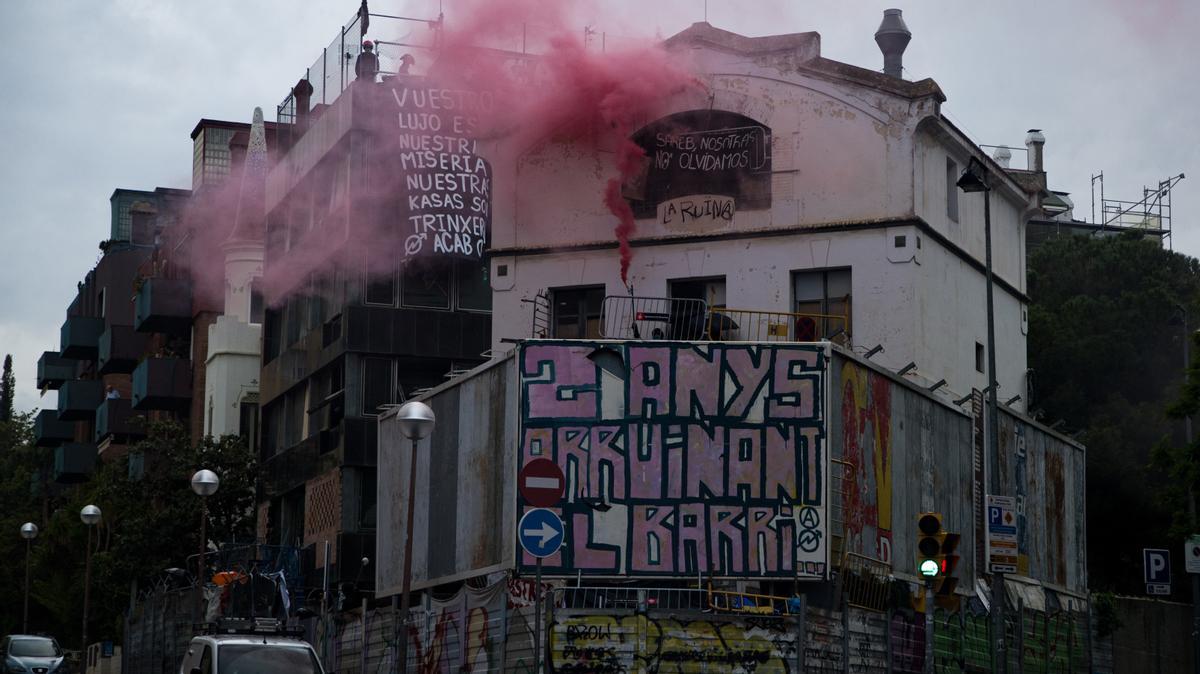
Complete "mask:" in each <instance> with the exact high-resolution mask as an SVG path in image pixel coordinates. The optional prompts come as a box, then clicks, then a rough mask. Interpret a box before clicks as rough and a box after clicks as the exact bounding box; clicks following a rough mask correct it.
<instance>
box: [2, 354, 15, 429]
mask: <svg viewBox="0 0 1200 674" xmlns="http://www.w3.org/2000/svg"><path fill="white" fill-rule="evenodd" d="M16 392H17V380H16V378H15V377H13V369H12V355H6V356H4V375H3V376H0V421H12V418H13V414H14V410H13V400H14V399H15V396H16Z"/></svg>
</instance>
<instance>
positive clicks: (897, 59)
mask: <svg viewBox="0 0 1200 674" xmlns="http://www.w3.org/2000/svg"><path fill="white" fill-rule="evenodd" d="M911 39H912V33H910V32H909V30H908V26H906V25H904V17H903V16H902V15H901V12H900V10H898V9H885V10H883V22H882V23H880V24H879V30H876V31H875V44H877V45H879V51H881V52H883V73H884V74H885V75H888V76H890V77H903V76H904V50H905V49H906V48H907V47H908V41H909V40H911Z"/></svg>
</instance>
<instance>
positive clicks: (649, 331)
mask: <svg viewBox="0 0 1200 674" xmlns="http://www.w3.org/2000/svg"><path fill="white" fill-rule="evenodd" d="M849 327H850V321H849V317H848V316H844V315H840V314H804V313H796V312H788V311H759V310H749V309H734V308H730V307H710V306H709V305H708V303H707V302H705V301H704V300H697V299H685V298H679V297H637V296H631V295H610V296H608V297H605V298H604V306H603V309H602V311H601V319H600V336H601V337H604V338H605V339H671V340H679V341H727V342H818V341H822V340H826V339H828V340H837V339H843V340H844V341H848V340H849V337H850V329H849Z"/></svg>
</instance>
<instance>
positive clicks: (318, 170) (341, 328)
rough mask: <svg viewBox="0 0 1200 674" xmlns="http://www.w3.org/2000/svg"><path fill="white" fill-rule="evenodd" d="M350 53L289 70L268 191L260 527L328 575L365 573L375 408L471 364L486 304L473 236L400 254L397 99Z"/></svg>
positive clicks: (371, 522) (486, 336)
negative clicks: (292, 81)
mask: <svg viewBox="0 0 1200 674" xmlns="http://www.w3.org/2000/svg"><path fill="white" fill-rule="evenodd" d="M356 20H357V19H356ZM358 35H359V29H358V27H357V25H352V26H348V27H346V28H344V29H343V30H342V31H341V37H340V38H338V39H339V40H343V41H345V44H346V45H347V46H346V48H347V49H351V47H350V45H351V44H353V38H354V37H357V36H358ZM353 50H354V51H355V52H357V45H355V46H353ZM353 65H354V64H353V63H350V62H349V61H346V62H345V63H343V64H342V66H341V69H340V72H335V73H327V74H326V75H325V76H323V77H319V78H318V79H319V80H320V81H317V79H314V81H312V82H310V81H309V80H308V79H301V80H300V81H299V82H298V83H297V84H296V86H295V87H294V88H293V90H292V92H291V93H290V94H289V96H288V97H287V100H286V101H285V104H284V105H283V106H281V108H280V110H281V112H280V120H281V121H283V122H286V123H281V124H280V126H279V133H280V139H281V140H280V151H279V155H278V160H277V161H276V162H275V163H274V165H273V167H272V169H271V170H270V172H269V174H268V175H267V180H266V200H265V208H266V213H267V216H266V217H267V230H266V243H265V253H264V283H265V285H264V289H265V297H266V310H265V315H264V324H263V357H262V372H261V377H260V392H259V396H260V398H259V400H260V405H261V415H262V416H261V423H262V430H261V455H260V456H261V465H262V467H263V475H264V478H263V484H262V492H261V501H260V510H259V538H260V541H262V542H265V543H270V544H283V545H296V546H299V547H302V548H304V549H305V551H306V559H307V560H309V561H310V563H311V565H312V566H311V568H309V569H307V570H308V571H313V570H315V571H316V572H317V573H320V572H321V571H322V570H328V571H329V572H330V579H331V582H335V583H336V582H354V581H356V580H357V581H361V582H362V583H365V584H368V585H369V584H370V582H371V579H372V578H373V576H374V571H373V568H372V567H371V566H370V565H368V566H367V567H365V568H364V567H362V566H361V565H360V564H359V560H360V559H362V558H367V559H368V560H371V559H374V552H373V551H374V549H375V527H376V517H377V510H378V509H377V502H376V480H377V470H376V463H377V456H376V447H377V441H376V427H377V420H376V419H377V415H378V414H379V413H380V412H381V410H384V409H386V408H387V407H388V406H390V405H395V404H397V403H401V402H403V401H405V400H406V399H408V398H409V397H411V396H413V395H415V394H416V393H418V392H419V391H422V390H425V389H428V388H430V387H433V386H436V385H438V384H440V383H442V382H443V381H445V379H446V376H447V375H448V374H450V373H452V372H458V371H462V370H465V369H469V368H470V367H473V366H474V365H477V364H479V363H481V362H483V361H484V360H485V359H486V355H485V352H487V351H488V349H489V347H490V345H491V335H490V328H491V324H492V317H491V293H490V292H489V290H488V286H487V276H486V268H485V265H484V264H483V263H482V262H481V261H480V260H479V253H481V252H482V251H481V250H479V251H476V255H475V256H474V257H475V259H473V260H456V259H451V258H450V257H445V258H444V259H437V260H432V259H431V260H428V261H424V262H422V263H420V264H407V263H405V255H404V250H405V248H404V241H403V240H401V239H398V238H395V237H394V234H395V233H396V232H399V231H401V229H402V228H403V227H404V226H406V224H407V216H408V213H407V206H406V205H405V204H404V202H403V200H402V196H401V191H402V190H401V186H402V181H403V173H402V172H401V171H400V170H399V166H398V162H399V159H400V157H399V153H398V152H396V151H395V139H394V137H395V135H396V134H394V133H393V132H392V126H391V125H389V124H388V123H387V122H392V123H393V124H394V121H395V114H394V109H395V106H396V103H395V101H394V100H393V99H392V98H391V90H390V89H389V88H388V87H386V86H384V85H377V84H375V82H374V81H373V80H374V78H373V77H372V78H371V79H370V80H369V81H368V80H367V79H366V78H364V79H360V80H355V78H354V69H353ZM330 82H333V83H334V86H333V88H329V86H328V83H330ZM339 82H341V83H343V84H342V86H338V83H339ZM314 86H316V87H318V88H319V89H320V90H321V93H320V94H319V95H318V96H314V95H313V92H314ZM426 262H427V263H426ZM326 550H328V555H327V554H326ZM343 560H349V562H348V563H349V566H348V567H343V566H342V562H343ZM343 569H344V570H343Z"/></svg>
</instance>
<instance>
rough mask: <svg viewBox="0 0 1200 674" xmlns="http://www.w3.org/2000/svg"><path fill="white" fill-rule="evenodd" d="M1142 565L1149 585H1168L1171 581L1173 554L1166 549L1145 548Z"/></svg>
mask: <svg viewBox="0 0 1200 674" xmlns="http://www.w3.org/2000/svg"><path fill="white" fill-rule="evenodd" d="M1142 565H1143V571H1144V573H1145V580H1146V584H1147V585H1151V584H1153V585H1167V584H1169V583H1170V582H1171V555H1170V553H1169V552H1167V551H1166V550H1161V549H1155V548H1144V549H1143V550H1142Z"/></svg>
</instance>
